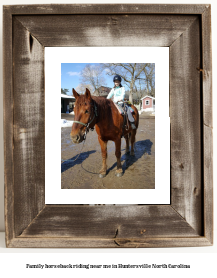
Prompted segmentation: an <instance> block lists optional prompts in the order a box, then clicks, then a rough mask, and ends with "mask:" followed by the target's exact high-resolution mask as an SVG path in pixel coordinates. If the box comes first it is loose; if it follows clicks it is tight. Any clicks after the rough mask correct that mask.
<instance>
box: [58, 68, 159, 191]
mask: <svg viewBox="0 0 217 278" xmlns="http://www.w3.org/2000/svg"><path fill="white" fill-rule="evenodd" d="M154 188H155V63H61V189H154Z"/></svg>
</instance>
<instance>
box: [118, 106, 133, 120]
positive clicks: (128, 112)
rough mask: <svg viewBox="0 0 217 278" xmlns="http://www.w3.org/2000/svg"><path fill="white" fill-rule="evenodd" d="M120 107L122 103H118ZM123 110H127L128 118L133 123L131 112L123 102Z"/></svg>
mask: <svg viewBox="0 0 217 278" xmlns="http://www.w3.org/2000/svg"><path fill="white" fill-rule="evenodd" d="M119 105H120V106H121V107H122V108H124V103H120V104H119ZM125 111H126V112H127V116H128V119H129V121H130V122H131V123H134V118H133V115H132V113H131V112H130V109H129V107H128V106H127V105H126V104H125Z"/></svg>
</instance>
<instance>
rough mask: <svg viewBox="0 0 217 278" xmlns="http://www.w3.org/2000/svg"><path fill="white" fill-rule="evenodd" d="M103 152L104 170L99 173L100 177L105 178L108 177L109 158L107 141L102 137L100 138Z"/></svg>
mask: <svg viewBox="0 0 217 278" xmlns="http://www.w3.org/2000/svg"><path fill="white" fill-rule="evenodd" d="M98 140H99V143H100V146H101V151H102V168H101V170H100V171H99V177H100V178H104V177H105V176H106V171H107V165H106V158H107V141H103V140H102V139H101V138H100V137H98Z"/></svg>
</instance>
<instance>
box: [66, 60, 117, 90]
mask: <svg viewBox="0 0 217 278" xmlns="http://www.w3.org/2000/svg"><path fill="white" fill-rule="evenodd" d="M86 65H87V64H86V63H73V64H72V63H62V64H61V88H63V89H69V92H68V94H71V93H72V88H76V87H77V86H78V85H79V84H80V76H79V74H80V72H81V71H82V69H83V68H84V67H85V66H86ZM91 65H97V64H91ZM104 77H105V80H106V84H102V85H104V86H107V87H110V88H112V87H113V86H114V83H113V80H112V79H113V78H112V77H111V76H107V75H104Z"/></svg>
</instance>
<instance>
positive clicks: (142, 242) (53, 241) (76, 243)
mask: <svg viewBox="0 0 217 278" xmlns="http://www.w3.org/2000/svg"><path fill="white" fill-rule="evenodd" d="M210 245H211V244H210V242H209V241H208V240H207V238H205V237H192V238H191V237H190V238H188V237H184V238H182V237H180V238H173V237H170V238H166V237H162V238H161V237H160V238H152V237H149V238H145V239H138V238H122V239H118V238H116V239H114V238H109V239H107V238H105V239H99V238H94V237H92V238H70V237H69V238H46V237H44V238H36V237H31V238H22V237H19V238H14V239H13V240H12V241H11V242H10V244H9V246H8V247H10V248H168V247H199V246H210Z"/></svg>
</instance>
